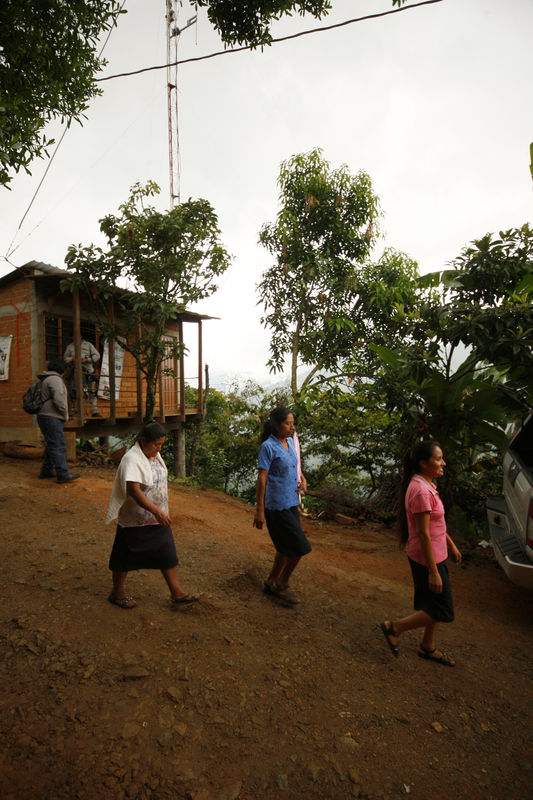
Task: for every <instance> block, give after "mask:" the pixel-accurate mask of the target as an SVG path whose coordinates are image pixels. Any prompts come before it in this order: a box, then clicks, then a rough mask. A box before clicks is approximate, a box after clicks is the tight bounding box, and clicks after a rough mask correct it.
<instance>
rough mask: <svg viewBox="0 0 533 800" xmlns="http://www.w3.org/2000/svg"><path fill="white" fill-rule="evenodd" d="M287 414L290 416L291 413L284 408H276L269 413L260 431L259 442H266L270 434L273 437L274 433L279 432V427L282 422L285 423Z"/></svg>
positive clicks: (288, 409)
mask: <svg viewBox="0 0 533 800" xmlns="http://www.w3.org/2000/svg"><path fill="white" fill-rule="evenodd" d="M289 414H292V411H291V410H290V408H285V406H277V407H276V408H275V409H274V410H273V411H271V412H270V416H269V418H268V419H267V420H266V422H265V424H264V425H263V430H262V431H261V442H266V440H267V439H268V437H269V436H270V435H271V434H272V433H273V434H274V435H275V434H276V431H278V430H279V426H280V425H281V423H282V422H285V420H286V419H287V417H288V416H289Z"/></svg>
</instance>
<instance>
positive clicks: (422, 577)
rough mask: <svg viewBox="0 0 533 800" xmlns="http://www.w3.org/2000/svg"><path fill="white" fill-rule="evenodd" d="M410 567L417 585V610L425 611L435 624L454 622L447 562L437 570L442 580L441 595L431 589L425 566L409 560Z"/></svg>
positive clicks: (415, 600)
mask: <svg viewBox="0 0 533 800" xmlns="http://www.w3.org/2000/svg"><path fill="white" fill-rule="evenodd" d="M408 558H409V557H408ZM409 566H410V567H411V572H412V573H413V582H414V585H415V597H414V608H415V610H416V611H425V612H426V614H428V615H429V616H430V617H431V619H434V620H435V622H453V620H454V613H453V598H452V587H451V585H450V578H449V575H448V567H447V566H446V562H445V561H441V562H440V564H437V569H438V571H439V575H440V577H441V579H442V592H440V593H439V594H437V593H436V592H432V591H431V589H430V588H429V572H428V568H427V567H426V566H424V564H419V563H418V562H417V561H413V560H412V559H411V558H409Z"/></svg>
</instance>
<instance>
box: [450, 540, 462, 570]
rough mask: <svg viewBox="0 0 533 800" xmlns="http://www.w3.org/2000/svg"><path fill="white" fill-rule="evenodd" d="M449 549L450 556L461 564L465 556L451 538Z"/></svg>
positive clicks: (455, 562)
mask: <svg viewBox="0 0 533 800" xmlns="http://www.w3.org/2000/svg"><path fill="white" fill-rule="evenodd" d="M448 550H449V553H450V558H451V559H452V561H453V562H454V564H460V563H461V561H462V560H463V556H462V555H461V551H460V550H459V549H458V548H457V547H456V546H455V544H454V543H453V542H452V540H451V539H449V540H448Z"/></svg>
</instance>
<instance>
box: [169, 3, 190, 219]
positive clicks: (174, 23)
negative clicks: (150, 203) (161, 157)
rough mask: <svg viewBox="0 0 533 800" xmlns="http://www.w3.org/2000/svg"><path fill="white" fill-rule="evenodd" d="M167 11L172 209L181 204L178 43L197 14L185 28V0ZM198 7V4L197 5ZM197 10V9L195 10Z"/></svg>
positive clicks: (170, 6) (170, 4) (170, 5)
mask: <svg viewBox="0 0 533 800" xmlns="http://www.w3.org/2000/svg"><path fill="white" fill-rule="evenodd" d="M166 3H167V11H166V20H167V64H169V65H171V64H172V65H173V66H168V67H167V104H168V168H169V176H170V208H174V206H175V205H176V203H178V204H179V203H180V191H181V187H180V179H181V165H180V140H179V119H178V65H177V63H176V62H177V60H178V41H179V37H180V34H181V33H182V32H183V31H184V30H186V28H189V27H190V26H191V25H194V24H195V22H196V20H197V14H196V13H195V14H194V16H192V17H190V19H188V20H187V22H186V24H185V25H184V26H183V28H179V27H178V13H179V10H180V9H181V8H182V6H183V0H166ZM195 5H196V4H195ZM195 10H196V9H195Z"/></svg>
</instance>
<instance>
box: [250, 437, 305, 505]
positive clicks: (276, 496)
mask: <svg viewBox="0 0 533 800" xmlns="http://www.w3.org/2000/svg"><path fill="white" fill-rule="evenodd" d="M287 444H288V446H289V449H288V450H285V448H284V447H283V445H282V444H281V442H280V441H279V439H276V437H275V436H274V435H273V434H271V435H270V436H269V437H268V439H267V440H266V441H264V442H263V443H262V444H261V447H260V448H259V457H258V459H257V468H258V469H266V470H268V475H267V484H266V493H265V508H267V509H268V510H269V511H283V510H284V509H286V508H293V507H294V506H297V505H298V503H299V497H298V456H297V455H296V450H295V448H294V442H293V441H292V439H287Z"/></svg>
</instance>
